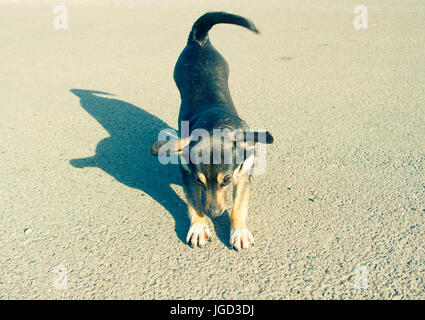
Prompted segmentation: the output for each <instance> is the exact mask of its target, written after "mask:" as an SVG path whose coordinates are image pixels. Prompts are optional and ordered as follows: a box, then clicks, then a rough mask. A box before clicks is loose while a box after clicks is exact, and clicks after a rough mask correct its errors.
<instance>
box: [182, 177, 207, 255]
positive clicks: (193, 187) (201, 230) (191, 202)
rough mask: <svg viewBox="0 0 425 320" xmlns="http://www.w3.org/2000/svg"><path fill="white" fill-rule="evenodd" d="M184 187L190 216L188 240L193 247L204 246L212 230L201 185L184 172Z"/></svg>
mask: <svg viewBox="0 0 425 320" xmlns="http://www.w3.org/2000/svg"><path fill="white" fill-rule="evenodd" d="M183 189H184V193H185V195H186V199H187V207H188V211H189V218H190V229H189V232H188V233H187V237H186V242H187V243H188V244H190V245H191V246H192V247H193V248H195V247H197V246H199V247H203V246H204V245H205V244H206V241H208V240H210V239H211V231H210V229H209V228H208V225H207V220H206V216H205V213H204V210H203V209H202V202H201V201H202V200H201V189H200V186H198V185H197V184H196V183H194V181H193V179H192V177H191V176H190V175H188V174H186V173H183Z"/></svg>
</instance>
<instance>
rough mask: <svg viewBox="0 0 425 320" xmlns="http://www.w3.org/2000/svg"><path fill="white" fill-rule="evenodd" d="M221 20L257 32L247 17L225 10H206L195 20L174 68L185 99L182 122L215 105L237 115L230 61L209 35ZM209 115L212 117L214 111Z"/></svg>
mask: <svg viewBox="0 0 425 320" xmlns="http://www.w3.org/2000/svg"><path fill="white" fill-rule="evenodd" d="M218 23H227V24H235V25H239V26H242V27H245V28H247V29H249V30H251V31H253V32H256V33H258V30H257V28H256V27H255V26H254V24H253V23H252V22H251V21H249V20H248V19H246V18H244V17H241V16H238V15H234V14H229V13H225V12H209V13H206V14H204V15H203V16H202V17H200V18H199V19H198V20H197V21H196V22H195V23H194V25H193V27H192V31H191V32H190V34H189V39H188V41H187V45H186V47H185V49H184V50H183V52H182V53H181V55H180V57H179V59H178V61H177V63H176V66H175V69H174V80H175V82H176V85H177V87H178V89H179V91H180V95H181V100H182V102H181V108H180V114H179V125H180V123H181V121H190V120H193V119H194V118H195V117H196V116H197V115H198V114H200V113H201V112H203V111H206V112H209V113H212V110H209V109H214V108H219V110H220V112H222V113H223V112H224V114H227V115H228V116H230V117H232V116H235V117H236V118H238V117H237V112H236V109H235V107H234V105H233V102H232V98H231V96H230V92H229V86H228V77H229V67H228V64H227V62H226V60H225V59H224V58H223V56H222V55H221V54H220V53H219V52H218V51H217V50H216V49H215V48H214V47H213V45H212V44H211V42H210V40H209V37H208V31H209V30H210V29H211V28H212V26H214V25H215V24H218ZM209 119H210V121H211V115H210V116H209Z"/></svg>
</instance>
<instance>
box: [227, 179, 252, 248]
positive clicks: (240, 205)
mask: <svg viewBox="0 0 425 320" xmlns="http://www.w3.org/2000/svg"><path fill="white" fill-rule="evenodd" d="M250 192H251V183H250V181H249V176H248V174H247V173H241V174H240V175H239V177H238V180H237V183H236V184H235V185H234V187H233V209H232V225H231V232H230V245H231V246H232V247H234V248H235V249H236V250H238V251H239V250H240V249H246V248H248V247H249V246H250V245H252V244H254V237H253V236H252V234H251V232H249V230H248V229H247V227H246V219H247V216H248V202H249V196H250Z"/></svg>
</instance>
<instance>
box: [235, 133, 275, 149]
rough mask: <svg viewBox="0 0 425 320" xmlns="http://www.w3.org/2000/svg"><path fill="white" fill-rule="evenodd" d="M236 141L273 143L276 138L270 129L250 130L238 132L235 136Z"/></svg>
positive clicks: (251, 143) (246, 143)
mask: <svg viewBox="0 0 425 320" xmlns="http://www.w3.org/2000/svg"><path fill="white" fill-rule="evenodd" d="M233 141H234V142H235V143H242V145H245V146H247V145H254V144H256V143H266V144H271V143H273V142H274V138H273V136H272V134H271V133H270V132H269V131H255V130H248V131H243V132H239V133H236V134H235V135H234V136H233Z"/></svg>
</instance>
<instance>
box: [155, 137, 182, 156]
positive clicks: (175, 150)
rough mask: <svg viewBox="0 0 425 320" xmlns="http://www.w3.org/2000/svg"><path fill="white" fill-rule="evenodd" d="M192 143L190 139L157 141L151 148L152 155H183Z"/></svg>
mask: <svg viewBox="0 0 425 320" xmlns="http://www.w3.org/2000/svg"><path fill="white" fill-rule="evenodd" d="M189 143H190V138H185V139H172V140H166V141H157V142H155V143H154V144H153V146H152V148H151V155H153V156H165V155H170V154H181V153H182V150H183V149H184V147H186V146H187V145H188V144H189Z"/></svg>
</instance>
